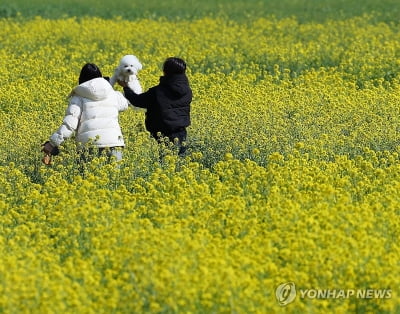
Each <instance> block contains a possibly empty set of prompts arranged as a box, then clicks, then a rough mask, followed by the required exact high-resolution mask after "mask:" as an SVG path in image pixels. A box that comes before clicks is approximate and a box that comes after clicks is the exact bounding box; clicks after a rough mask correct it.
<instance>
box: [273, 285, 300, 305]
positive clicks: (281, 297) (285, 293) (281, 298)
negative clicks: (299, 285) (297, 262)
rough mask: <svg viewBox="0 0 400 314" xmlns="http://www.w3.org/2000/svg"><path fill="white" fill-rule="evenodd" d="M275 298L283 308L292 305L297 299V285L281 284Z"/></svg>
mask: <svg viewBox="0 0 400 314" xmlns="http://www.w3.org/2000/svg"><path fill="white" fill-rule="evenodd" d="M275 296H276V299H277V300H278V303H279V304H280V305H282V306H285V305H288V304H289V303H292V302H293V301H294V299H296V285H295V284H294V282H286V283H282V284H280V285H279V286H278V288H276V290H275Z"/></svg>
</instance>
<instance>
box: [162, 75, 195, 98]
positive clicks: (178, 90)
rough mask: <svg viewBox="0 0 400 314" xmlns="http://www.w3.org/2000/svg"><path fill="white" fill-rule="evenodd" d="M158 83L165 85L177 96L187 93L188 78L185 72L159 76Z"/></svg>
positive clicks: (188, 88) (188, 89) (188, 90)
mask: <svg viewBox="0 0 400 314" xmlns="http://www.w3.org/2000/svg"><path fill="white" fill-rule="evenodd" d="M160 85H161V86H164V87H166V88H167V89H169V90H170V91H171V92H173V93H174V94H176V95H178V96H183V95H186V94H187V93H189V92H190V91H191V90H190V87H189V80H188V78H187V76H186V75H185V74H174V75H171V76H161V77H160Z"/></svg>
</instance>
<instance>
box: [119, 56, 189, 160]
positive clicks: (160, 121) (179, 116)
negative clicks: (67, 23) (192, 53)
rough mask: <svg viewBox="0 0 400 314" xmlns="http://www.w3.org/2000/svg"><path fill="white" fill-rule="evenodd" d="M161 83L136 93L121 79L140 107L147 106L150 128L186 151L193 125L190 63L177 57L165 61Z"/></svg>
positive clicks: (156, 134)
mask: <svg viewBox="0 0 400 314" xmlns="http://www.w3.org/2000/svg"><path fill="white" fill-rule="evenodd" d="M163 72H164V75H163V76H161V77H160V83H159V84H158V85H157V86H154V87H152V88H150V89H149V90H148V91H146V92H144V93H142V94H136V93H134V92H133V91H132V90H131V89H130V88H129V87H128V86H127V84H126V83H125V82H122V81H118V83H119V85H121V86H122V87H123V88H124V95H125V97H126V98H127V99H128V100H129V102H130V103H131V104H132V105H133V106H136V107H140V108H145V109H146V119H145V125H146V129H147V131H149V132H150V134H151V135H152V137H154V138H155V139H157V140H158V141H159V142H160V141H161V140H162V138H164V137H168V139H169V140H170V141H171V142H173V143H174V144H177V145H178V147H179V155H183V154H184V153H185V151H186V143H185V142H186V139H187V131H186V128H187V127H188V126H189V125H190V104H191V102H192V90H191V88H190V85H189V80H188V78H187V76H186V73H185V72H186V63H185V61H184V60H182V59H180V58H176V57H170V58H167V59H166V60H165V62H164V64H163Z"/></svg>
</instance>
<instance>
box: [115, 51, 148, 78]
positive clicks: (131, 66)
mask: <svg viewBox="0 0 400 314" xmlns="http://www.w3.org/2000/svg"><path fill="white" fill-rule="evenodd" d="M118 68H119V70H120V72H121V74H123V75H126V76H129V75H132V74H135V75H136V74H137V73H138V72H139V71H140V70H141V69H142V64H141V63H140V62H139V59H138V58H137V57H136V56H134V55H126V56H124V57H123V58H122V59H121V61H120V62H119V67H118Z"/></svg>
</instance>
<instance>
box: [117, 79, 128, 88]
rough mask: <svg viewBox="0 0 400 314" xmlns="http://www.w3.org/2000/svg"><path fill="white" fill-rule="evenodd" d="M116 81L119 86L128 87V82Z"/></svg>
mask: <svg viewBox="0 0 400 314" xmlns="http://www.w3.org/2000/svg"><path fill="white" fill-rule="evenodd" d="M117 83H118V84H119V86H122V87H128V83H127V82H125V81H121V80H117Z"/></svg>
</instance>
